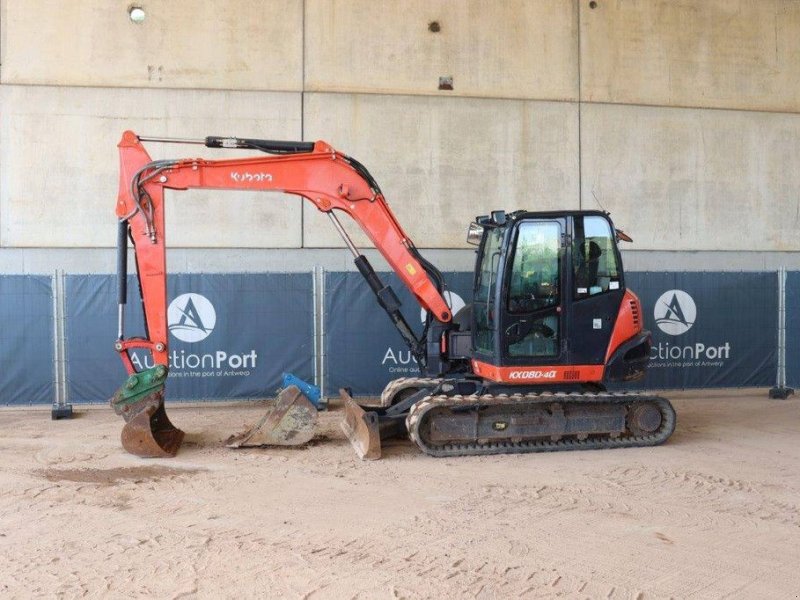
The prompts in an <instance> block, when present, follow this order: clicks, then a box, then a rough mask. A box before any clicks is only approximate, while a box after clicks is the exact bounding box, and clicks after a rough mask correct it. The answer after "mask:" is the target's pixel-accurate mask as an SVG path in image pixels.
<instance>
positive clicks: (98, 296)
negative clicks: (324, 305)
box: [66, 273, 314, 403]
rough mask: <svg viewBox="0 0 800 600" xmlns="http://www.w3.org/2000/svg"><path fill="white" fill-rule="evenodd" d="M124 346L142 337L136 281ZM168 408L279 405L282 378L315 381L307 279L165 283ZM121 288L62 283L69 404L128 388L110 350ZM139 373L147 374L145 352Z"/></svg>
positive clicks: (90, 278)
mask: <svg viewBox="0 0 800 600" xmlns="http://www.w3.org/2000/svg"><path fill="white" fill-rule="evenodd" d="M128 295H129V297H128V304H127V312H126V315H127V318H126V337H127V338H130V337H134V336H136V335H142V334H143V333H144V325H143V319H142V318H141V303H140V301H139V297H138V288H137V287H136V283H135V278H133V277H131V278H130V281H129V285H128ZM167 296H168V298H167V299H168V302H169V305H168V306H169V308H168V311H167V320H168V323H169V330H170V340H169V344H170V345H169V351H170V365H171V366H170V375H169V379H168V380H167V390H168V397H169V399H170V400H206V399H233V398H254V397H267V396H273V395H274V393H275V390H276V389H278V388H280V386H281V380H282V373H283V372H284V371H289V372H291V373H294V374H295V375H297V376H298V377H301V378H303V379H307V380H313V377H314V347H313V336H314V303H313V294H312V277H311V274H310V273H291V274H288V273H248V274H175V275H170V276H169V278H168V281H167ZM116 302H117V300H116V278H115V277H113V276H106V275H71V276H67V278H66V323H67V327H66V341H67V357H68V362H67V383H68V390H69V391H68V397H69V399H70V402H73V403H79V402H102V401H106V400H107V399H108V398H109V397H110V396H111V394H113V393H114V391H115V390H116V389H117V388H118V387H119V386H120V385H121V383H122V382H123V381H124V380H125V377H126V373H125V370H124V369H123V367H122V363H121V361H120V359H119V357H118V356H117V353H116V352H115V351H114V349H113V342H114V339H115V334H116V330H117V304H116ZM133 359H134V364H135V366H136V367H137V368H147V367H151V366H152V364H151V363H150V362H148V361H149V360H150V359H149V354H148V353H146V352H138V351H137V352H134V353H133Z"/></svg>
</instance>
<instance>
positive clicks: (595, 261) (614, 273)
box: [572, 216, 621, 299]
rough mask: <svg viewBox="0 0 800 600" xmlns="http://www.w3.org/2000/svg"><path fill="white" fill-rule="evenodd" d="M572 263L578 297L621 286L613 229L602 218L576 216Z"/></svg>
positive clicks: (576, 296) (600, 292)
mask: <svg viewBox="0 0 800 600" xmlns="http://www.w3.org/2000/svg"><path fill="white" fill-rule="evenodd" d="M572 262H573V272H574V277H575V298H578V299H580V298H588V297H589V296H594V295H596V294H602V293H604V292H608V291H610V290H618V289H620V285H621V284H620V275H619V268H618V265H617V254H616V252H615V244H614V238H613V232H612V231H611V226H610V225H609V223H608V221H607V220H606V219H604V218H603V217H600V216H584V217H575V238H574V242H573V247H572Z"/></svg>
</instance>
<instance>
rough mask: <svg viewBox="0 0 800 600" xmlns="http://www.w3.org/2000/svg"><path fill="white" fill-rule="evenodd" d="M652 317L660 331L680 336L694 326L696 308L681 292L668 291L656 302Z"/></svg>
mask: <svg viewBox="0 0 800 600" xmlns="http://www.w3.org/2000/svg"><path fill="white" fill-rule="evenodd" d="M653 316H654V317H655V319H656V325H658V328H659V329H660V330H661V331H663V332H664V333H666V334H668V335H681V334H684V333H686V332H687V331H689V330H690V329H691V328H692V325H694V322H695V319H696V318H697V306H696V305H695V303H694V300H693V299H692V297H691V296H690V295H689V294H687V293H686V292H684V291H683V290H669V291H668V292H664V293H663V294H661V296H660V297H659V298H658V300H656V305H655V308H654V309H653Z"/></svg>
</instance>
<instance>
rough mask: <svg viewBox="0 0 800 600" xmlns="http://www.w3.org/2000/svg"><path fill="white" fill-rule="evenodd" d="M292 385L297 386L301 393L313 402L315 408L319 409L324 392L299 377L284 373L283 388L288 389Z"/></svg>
mask: <svg viewBox="0 0 800 600" xmlns="http://www.w3.org/2000/svg"><path fill="white" fill-rule="evenodd" d="M290 385H296V386H297V387H298V388H299V389H300V391H301V392H303V394H304V395H305V397H306V398H308V399H309V400H310V401H311V404H313V405H314V408H319V401H320V398H321V397H322V391H321V390H320V389H319V388H318V387H317V386H315V385H311V384H310V383H307V382H305V381H303V380H302V379H300V378H299V377H297V376H295V375H292V374H291V373H284V374H283V387H284V388H287V387H289V386H290Z"/></svg>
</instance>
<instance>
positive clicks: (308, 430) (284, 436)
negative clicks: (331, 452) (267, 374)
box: [225, 385, 317, 448]
mask: <svg viewBox="0 0 800 600" xmlns="http://www.w3.org/2000/svg"><path fill="white" fill-rule="evenodd" d="M316 422H317V409H316V407H315V406H314V405H313V404H312V403H311V402H310V401H309V399H308V398H306V397H305V395H303V393H302V392H301V391H300V389H299V388H298V387H297V386H296V385H290V386H289V387H287V388H284V389H283V390H281V393H280V394H278V398H277V400H276V401H275V403H274V404H272V405H271V406H270V407H269V408H268V409H267V412H266V413H265V414H264V416H263V417H261V418H260V419H259V420H258V422H257V423H256V424H255V425H253V426H252V427H249V428H247V429H246V430H245V431H243V432H242V433H240V434H238V435H234V436H231V437H230V438H228V440H227V441H226V442H225V445H226V446H228V448H247V447H252V446H299V445H301V444H305V443H306V442H308V441H310V440H311V438H313V437H314V426H315V425H316Z"/></svg>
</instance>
